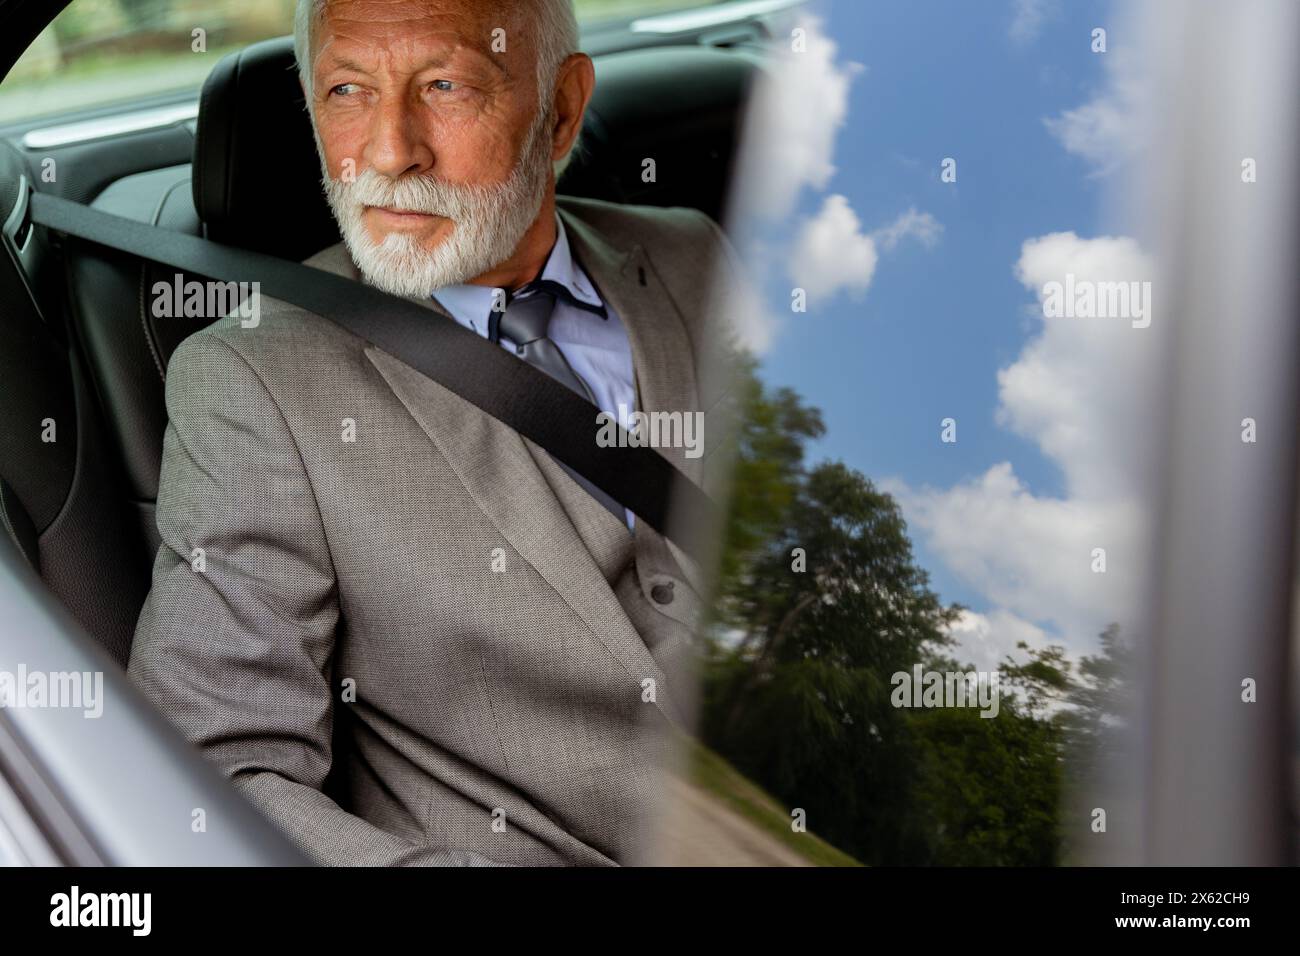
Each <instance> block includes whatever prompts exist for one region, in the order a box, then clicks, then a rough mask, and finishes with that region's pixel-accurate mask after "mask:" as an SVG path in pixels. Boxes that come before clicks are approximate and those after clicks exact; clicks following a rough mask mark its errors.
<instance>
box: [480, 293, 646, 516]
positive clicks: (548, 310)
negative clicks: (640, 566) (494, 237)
mask: <svg viewBox="0 0 1300 956" xmlns="http://www.w3.org/2000/svg"><path fill="white" fill-rule="evenodd" d="M550 286H551V283H547V284H546V286H541V284H540V283H533V284H531V285H528V286H525V287H524V289H523V290H522V291H523V293H524V294H523V295H521V296H514V297H511V298H510V300H509V302H508V303H507V305H506V311H505V313H504V314H503V315H502V316H501V322H500V326H499V327H498V332H499V334H500V335H501V336H503V337H505V338H508V339H510V340H511V341H512V342H514V343H515V354H516V355H518V356H519V357H520V358H521V359H523V360H524V361H525V362H527V363H528V364H529V365H531V366H533V367H534V368H537V369H540V370H541V371H543V372H545V373H546V374H547V375H549V376H551V378H553V379H555V380H556V381H557V382H560V383H561V384H563V385H566V386H567V387H568V388H570V389H571V390H572V391H575V392H577V393H578V394H579V395H581V396H582V397H583V398H585V399H586V400H587V401H589V402H591V403H592V404H593V405H598V404H599V403H598V402H597V401H596V396H595V394H593V392H592V391H591V389H590V388H589V387H588V386H587V383H586V382H584V381H583V380H582V377H581V376H580V375H578V373H577V372H575V371H574V370H573V367H572V366H571V365H569V362H568V360H567V359H565V357H564V353H563V352H561V351H560V347H559V346H558V345H556V344H555V342H553V341H552V340H551V339H550V338H549V337H548V336H547V334H546V330H547V328H548V327H549V326H550V324H551V315H552V314H553V313H554V312H555V298H556V293H555V292H553V291H551V289H550ZM561 288H562V287H561ZM565 291H566V292H567V290H565ZM567 298H568V297H567V296H566V299H567ZM581 305H586V304H585V303H581ZM588 308H589V309H590V310H591V311H595V310H594V308H593V307H589V306H588ZM602 313H603V310H602V312H601V313H597V314H602ZM490 324H491V323H489V325H490ZM592 424H593V426H594V424H595V423H594V422H593V423H592ZM595 440H596V439H595V432H594V430H593V432H592V441H595ZM554 461H555V463H556V464H557V465H559V466H560V467H561V468H563V469H564V470H565V471H566V472H568V473H569V477H570V478H572V479H573V480H574V481H576V482H577V483H578V484H580V485H581V486H582V487H583V488H585V489H586V491H587V493H588V494H589V495H591V496H592V497H593V498H595V499H596V500H597V501H599V502H600V503H601V504H602V505H604V506H605V508H606V510H608V511H609V513H610V514H612V515H613V516H614V517H615V518H617V519H618V520H619V523H620V524H622V525H624V526H626V524H627V514H626V512H625V510H624V508H623V506H622V505H620V504H619V503H618V502H617V501H615V500H614V499H613V498H611V497H610V496H609V495H608V494H606V493H605V492H604V491H602V490H601V489H600V488H597V487H596V486H595V485H594V484H592V483H591V482H590V481H588V480H587V479H586V478H584V477H583V476H582V475H580V474H578V473H577V472H576V471H574V470H573V469H572V468H570V467H569V466H568V465H566V464H565V463H564V462H562V461H560V460H559V459H558V458H557V459H554Z"/></svg>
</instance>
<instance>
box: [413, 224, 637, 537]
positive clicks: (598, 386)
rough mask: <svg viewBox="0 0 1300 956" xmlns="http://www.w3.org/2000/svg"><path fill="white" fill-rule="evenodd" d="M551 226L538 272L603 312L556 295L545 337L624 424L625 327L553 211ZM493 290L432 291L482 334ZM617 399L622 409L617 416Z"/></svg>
mask: <svg viewBox="0 0 1300 956" xmlns="http://www.w3.org/2000/svg"><path fill="white" fill-rule="evenodd" d="M555 228H556V239H555V245H554V246H553V247H552V249H551V255H550V257H549V258H548V259H547V260H546V267H545V268H544V269H543V270H542V274H541V276H540V277H539V278H542V279H550V280H551V281H553V282H559V283H560V284H561V285H563V286H564V287H565V288H566V289H568V290H569V291H570V292H571V293H572V294H573V297H574V298H575V299H578V300H579V301H580V302H586V303H589V304H590V305H603V306H604V307H605V314H606V316H607V318H605V319H602V318H601V317H600V316H599V315H596V314H594V313H592V312H587V311H584V310H583V309H578V308H575V307H574V306H571V305H569V304H568V303H566V302H564V301H562V300H559V299H557V300H556V302H555V311H554V312H553V313H552V314H551V324H550V326H549V327H548V328H547V331H546V334H547V337H548V338H550V339H551V341H553V342H554V343H555V344H556V346H557V347H558V348H559V350H560V352H561V353H563V355H564V358H565V361H567V362H568V363H569V366H570V367H571V368H572V369H573V371H574V372H575V373H577V375H578V376H579V377H581V378H582V380H583V381H584V382H586V383H587V387H588V388H590V389H591V392H592V394H593V395H594V396H595V397H596V405H597V406H598V407H599V408H600V409H601V411H604V412H608V413H609V414H610V415H613V416H614V417H615V418H618V419H619V424H620V425H622V426H623V427H624V428H627V427H628V426H629V424H630V421H629V419H630V417H631V413H632V412H633V411H634V410H635V409H636V385H635V381H636V380H635V378H634V375H633V370H632V346H631V344H630V343H629V341H628V338H627V329H625V328H624V327H623V322H622V320H621V319H620V318H619V317H618V313H616V312H615V311H614V309H613V307H612V306H611V305H610V304H609V303H608V302H605V301H603V300H602V299H601V297H600V295H599V294H598V293H597V292H596V288H595V286H593V285H592V284H591V280H590V279H589V278H587V274H586V273H585V272H583V270H582V267H581V266H579V265H578V264H577V263H576V262H575V261H574V259H573V253H572V251H571V250H570V248H569V237H568V234H567V232H566V231H565V229H564V223H563V222H562V221H561V220H560V217H559V216H556V217H555ZM495 294H496V290H495V289H493V288H492V287H491V286H480V285H453V286H446V287H445V288H442V289H438V290H437V291H436V292H434V294H433V297H434V298H435V299H437V300H438V303H439V304H440V305H442V307H443V308H444V309H446V310H447V312H448V313H450V315H451V317H452V318H453V319H455V320H456V321H457V322H459V323H460V324H461V325H463V326H465V328H467V329H472V330H473V331H475V332H477V333H478V334H479V335H481V336H483V337H484V338H487V334H488V317H489V315H490V314H491V312H492V303H493V297H494V296H495ZM501 347H502V348H504V349H506V350H507V351H508V352H510V354H511V355H514V354H515V343H514V342H512V341H511V340H510V339H508V338H506V337H505V336H504V335H503V336H501ZM519 361H523V359H520V360H519ZM620 405H621V406H622V410H623V412H625V413H626V414H625V415H623V416H621V417H620V415H619V406H620ZM595 427H596V423H595V422H592V429H593V436H594V429H595ZM626 514H627V526H628V527H629V528H631V527H632V526H633V524H634V520H633V516H632V512H631V511H628V512H626Z"/></svg>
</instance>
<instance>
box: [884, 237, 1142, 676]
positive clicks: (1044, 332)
mask: <svg viewBox="0 0 1300 956" xmlns="http://www.w3.org/2000/svg"><path fill="white" fill-rule="evenodd" d="M1153 269H1154V267H1153V264H1152V262H1151V260H1150V258H1149V257H1148V256H1147V255H1146V254H1144V253H1143V251H1142V250H1141V249H1140V248H1139V246H1138V244H1137V243H1136V242H1135V241H1134V240H1132V239H1129V238H1125V237H1112V236H1103V237H1099V238H1094V239H1083V238H1080V237H1079V236H1077V235H1075V234H1074V233H1072V232H1064V233H1053V234H1050V235H1046V236H1041V237H1038V238H1036V239H1030V240H1028V241H1026V242H1025V243H1024V245H1023V246H1022V249H1021V255H1020V259H1019V261H1018V262H1017V263H1016V266H1015V275H1016V277H1017V278H1018V279H1019V280H1020V281H1021V282H1022V283H1023V284H1024V286H1025V287H1026V289H1028V290H1030V291H1032V292H1033V293H1034V299H1035V303H1036V309H1035V311H1034V315H1035V316H1036V318H1035V319H1034V321H1035V322H1036V323H1038V330H1037V334H1036V335H1035V336H1034V337H1033V338H1032V339H1031V340H1030V341H1029V342H1028V343H1027V344H1026V345H1025V347H1024V348H1023V350H1022V351H1021V353H1020V355H1019V356H1018V357H1017V359H1016V360H1015V361H1014V362H1013V363H1012V364H1010V365H1009V366H1007V367H1006V368H1003V369H1001V370H1000V371H999V372H998V394H999V404H998V409H997V420H998V422H999V423H1000V424H1002V425H1004V426H1005V427H1008V428H1010V429H1012V430H1014V431H1015V432H1016V433H1017V434H1020V435H1022V436H1024V437H1025V438H1027V439H1029V440H1030V441H1032V442H1034V443H1035V444H1036V445H1037V446H1038V448H1039V450H1040V451H1041V452H1042V453H1043V454H1044V455H1045V456H1046V457H1047V458H1048V459H1049V460H1051V461H1052V462H1053V463H1054V464H1055V465H1056V466H1057V467H1058V468H1059V469H1060V471H1061V474H1062V476H1063V479H1064V482H1063V484H1064V493H1063V495H1061V496H1060V497H1051V496H1043V495H1035V494H1034V493H1033V492H1032V491H1031V490H1030V489H1029V488H1028V487H1026V486H1025V484H1024V482H1023V481H1022V480H1021V479H1020V477H1018V476H1017V475H1016V473H1015V470H1014V468H1013V467H1012V465H1011V464H1010V463H1009V462H1005V461H1004V462H999V463H996V464H993V465H992V466H991V467H989V468H988V469H987V470H986V471H985V472H984V473H983V474H982V475H979V476H977V477H975V478H972V479H970V480H967V481H964V482H961V483H959V484H957V485H955V486H953V487H950V488H939V489H935V488H929V487H922V488H912V487H910V486H908V485H907V484H905V483H903V482H901V481H889V482H883V483H882V485H883V487H885V489H886V490H888V491H890V492H891V493H892V494H894V495H895V497H896V498H897V499H898V500H899V503H900V504H901V505H902V507H903V511H904V514H905V515H906V517H907V520H908V523H909V525H910V526H912V527H913V528H914V529H916V530H917V531H918V532H919V533H920V535H921V536H922V537H923V538H924V540H925V541H926V544H927V546H928V548H929V550H930V551H931V552H932V553H933V554H935V555H936V556H937V557H938V558H939V560H941V561H942V562H943V563H944V565H945V566H946V567H947V568H948V569H950V570H951V572H952V573H953V574H954V575H955V576H956V577H958V578H959V579H960V580H962V581H963V582H964V583H965V584H966V585H967V586H969V587H971V588H972V589H973V590H975V591H976V592H978V593H979V594H980V595H982V596H983V597H984V598H985V599H986V600H987V601H988V602H989V606H990V608H991V610H990V611H989V612H988V614H987V615H985V616H986V617H987V618H988V620H989V621H991V622H994V623H998V622H1000V623H1001V624H1004V625H1007V626H1006V628H1005V631H1006V632H1005V633H997V632H996V631H995V630H990V631H989V632H988V635H987V636H986V638H982V640H985V643H989V644H991V645H996V650H997V651H998V652H999V656H1000V654H1002V653H1010V652H1011V650H1012V648H1014V645H1015V641H1016V640H1017V639H1019V637H1018V636H1017V635H1019V634H1022V633H1024V627H1022V626H1020V625H1015V626H1012V625H1011V623H1009V622H1013V621H1021V622H1029V623H1031V624H1032V625H1035V626H1037V625H1041V626H1044V627H1050V628H1051V630H1052V632H1053V633H1052V635H1051V637H1052V640H1054V641H1059V642H1060V643H1063V644H1065V645H1066V647H1067V648H1071V649H1072V650H1075V651H1088V650H1091V649H1093V647H1094V644H1093V642H1094V640H1095V637H1096V635H1097V633H1098V632H1100V630H1101V629H1102V628H1103V627H1105V625H1106V624H1108V623H1110V622H1111V621H1113V620H1125V619H1127V618H1128V617H1129V615H1130V614H1131V613H1132V611H1133V609H1134V606H1135V602H1136V600H1137V598H1138V591H1139V589H1140V586H1141V583H1142V574H1143V572H1144V570H1145V565H1144V561H1143V558H1144V556H1145V553H1146V534H1147V527H1148V526H1147V521H1148V511H1147V508H1146V504H1145V501H1144V499H1143V495H1142V481H1141V462H1142V460H1143V456H1144V454H1145V448H1146V446H1147V443H1148V442H1149V438H1150V436H1149V434H1147V432H1146V421H1145V418H1144V414H1143V413H1144V409H1145V408H1147V407H1148V406H1149V404H1150V403H1149V400H1148V395H1147V393H1146V392H1145V388H1146V387H1148V386H1149V383H1150V382H1151V381H1152V380H1153V377H1154V373H1155V371H1156V363H1157V361H1158V358H1159V354H1160V345H1159V340H1160V338H1161V336H1162V332H1163V330H1164V328H1165V321H1164V320H1166V319H1167V316H1164V315H1163V314H1162V313H1161V311H1160V298H1159V295H1158V290H1159V287H1158V286H1154V291H1153V296H1152V300H1153V302H1154V310H1153V319H1152V323H1151V326H1150V327H1149V328H1145V329H1144V328H1133V327H1132V324H1131V323H1130V322H1129V321H1128V320H1125V319H1082V318H1044V317H1043V314H1042V305H1041V303H1042V297H1043V295H1042V287H1043V284H1044V283H1046V282H1050V281H1053V280H1055V281H1063V280H1064V278H1065V276H1066V275H1067V274H1073V275H1074V276H1075V277H1076V280H1091V281H1124V280H1136V281H1142V280H1151V279H1153V275H1152V273H1153ZM954 414H955V417H957V419H958V429H959V431H958V440H959V441H960V440H961V439H962V433H961V431H960V429H961V416H960V412H959V411H957V412H955V413H954ZM1094 548H1104V549H1105V551H1106V573H1105V574H1097V573H1094V571H1093V569H1092V563H1093V549H1094ZM967 630H970V628H967ZM981 633H983V632H981Z"/></svg>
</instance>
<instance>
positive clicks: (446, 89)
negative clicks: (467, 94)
mask: <svg viewBox="0 0 1300 956" xmlns="http://www.w3.org/2000/svg"><path fill="white" fill-rule="evenodd" d="M429 85H430V86H432V87H433V88H434V89H435V90H438V91H440V92H443V93H450V92H452V90H454V89H456V84H455V83H453V82H452V81H451V80H434V81H433V82H432V83H430V84H429Z"/></svg>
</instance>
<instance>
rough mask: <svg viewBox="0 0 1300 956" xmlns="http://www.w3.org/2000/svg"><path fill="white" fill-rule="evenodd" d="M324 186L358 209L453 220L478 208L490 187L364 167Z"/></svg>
mask: <svg viewBox="0 0 1300 956" xmlns="http://www.w3.org/2000/svg"><path fill="white" fill-rule="evenodd" d="M326 187H327V189H328V190H329V191H330V192H331V193H333V194H334V195H335V196H336V197H337V198H338V199H340V200H342V201H343V202H344V203H346V204H347V205H350V206H351V207H352V208H353V209H355V210H358V211H359V210H360V209H361V208H362V207H364V206H387V207H389V208H392V209H404V210H407V211H410V212H420V213H426V214H428V215H431V216H442V217H443V218H445V219H453V220H456V219H462V218H464V217H465V216H466V215H468V214H470V213H472V212H473V211H474V210H476V209H478V208H480V207H481V205H482V203H483V202H484V201H485V200H486V199H487V198H489V196H490V195H491V194H492V193H493V189H491V188H490V187H484V186H482V185H478V184H465V183H449V182H446V181H445V180H442V179H438V178H436V177H433V176H429V175H427V174H420V173H408V174H406V175H404V176H401V177H399V178H397V179H392V178H390V177H388V176H385V175H383V174H382V173H378V172H376V171H375V170H374V169H366V170H365V171H363V172H362V173H360V174H359V175H358V176H357V177H356V179H354V180H353V181H351V182H341V181H338V180H331V181H329V182H327V183H326Z"/></svg>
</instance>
